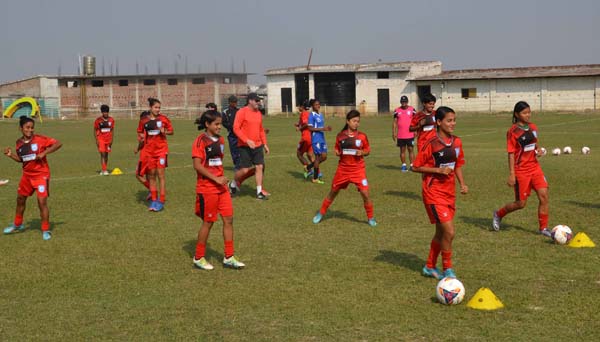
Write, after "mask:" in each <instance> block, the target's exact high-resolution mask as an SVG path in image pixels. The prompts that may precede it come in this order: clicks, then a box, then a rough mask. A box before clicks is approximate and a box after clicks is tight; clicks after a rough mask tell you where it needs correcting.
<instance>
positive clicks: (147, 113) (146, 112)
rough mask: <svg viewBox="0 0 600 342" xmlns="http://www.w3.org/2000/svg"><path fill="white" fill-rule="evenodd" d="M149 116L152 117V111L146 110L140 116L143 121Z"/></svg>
mask: <svg viewBox="0 0 600 342" xmlns="http://www.w3.org/2000/svg"><path fill="white" fill-rule="evenodd" d="M148 115H150V111H148V110H145V111H143V112H142V113H141V114H140V119H142V118H143V117H144V116H148Z"/></svg>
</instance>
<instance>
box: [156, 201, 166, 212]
mask: <svg viewBox="0 0 600 342" xmlns="http://www.w3.org/2000/svg"><path fill="white" fill-rule="evenodd" d="M164 208H165V204H164V203H163V202H161V201H156V204H155V206H154V211H161V210H163V209H164Z"/></svg>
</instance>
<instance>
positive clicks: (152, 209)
mask: <svg viewBox="0 0 600 342" xmlns="http://www.w3.org/2000/svg"><path fill="white" fill-rule="evenodd" d="M158 203H159V202H158V201H152V202H150V206H148V210H149V211H158V210H156V209H157V205H158Z"/></svg>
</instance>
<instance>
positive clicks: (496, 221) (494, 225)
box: [492, 211, 502, 231]
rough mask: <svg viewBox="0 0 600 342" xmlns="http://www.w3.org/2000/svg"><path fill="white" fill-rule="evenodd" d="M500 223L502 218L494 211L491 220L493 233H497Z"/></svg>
mask: <svg viewBox="0 0 600 342" xmlns="http://www.w3.org/2000/svg"><path fill="white" fill-rule="evenodd" d="M501 222H502V218H501V217H500V216H498V212H497V211H494V217H493V218H492V228H493V229H494V230H495V231H499V230H500V223H501Z"/></svg>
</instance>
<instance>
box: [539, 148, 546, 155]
mask: <svg viewBox="0 0 600 342" xmlns="http://www.w3.org/2000/svg"><path fill="white" fill-rule="evenodd" d="M546 154H548V151H546V149H545V148H544V147H540V155H542V156H545V155H546Z"/></svg>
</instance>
